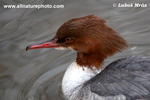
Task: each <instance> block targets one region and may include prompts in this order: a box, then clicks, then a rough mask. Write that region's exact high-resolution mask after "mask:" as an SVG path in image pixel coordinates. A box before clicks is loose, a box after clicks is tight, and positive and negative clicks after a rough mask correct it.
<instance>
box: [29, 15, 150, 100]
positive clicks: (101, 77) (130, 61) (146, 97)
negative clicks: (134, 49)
mask: <svg viewBox="0 0 150 100" xmlns="http://www.w3.org/2000/svg"><path fill="white" fill-rule="evenodd" d="M105 23H106V21H105V20H104V19H101V18H99V17H97V16H95V15H89V16H85V17H80V18H74V19H71V20H69V21H67V22H66V23H64V24H63V25H62V26H61V27H60V28H59V29H58V31H57V33H56V35H55V37H54V38H53V39H52V40H50V41H47V42H45V43H41V44H37V45H30V46H27V48H26V50H28V49H38V48H59V49H64V48H68V49H73V50H75V51H77V58H76V60H75V61H74V62H73V63H72V64H71V65H70V66H69V67H68V69H67V71H66V72H65V75H64V77H63V80H62V91H63V93H64V95H65V97H66V98H67V99H68V100H150V58H146V57H127V58H122V59H119V60H116V61H114V62H112V63H111V64H109V65H108V66H106V67H103V62H104V59H105V58H107V57H108V56H111V55H113V54H115V53H117V52H121V51H122V50H123V49H125V48H126V47H127V43H126V41H125V40H124V39H123V38H122V37H121V36H120V35H119V34H118V33H117V32H116V31H114V30H113V29H112V28H110V27H108V26H107V25H106V24H105Z"/></svg>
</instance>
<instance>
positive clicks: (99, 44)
mask: <svg viewBox="0 0 150 100" xmlns="http://www.w3.org/2000/svg"><path fill="white" fill-rule="evenodd" d="M105 23H106V21H105V20H103V19H101V18H99V17H97V16H95V15H89V16H85V17H80V18H75V19H71V20H69V21H67V22H66V23H64V24H63V25H62V26H61V27H60V28H59V29H58V31H57V34H56V36H55V37H54V39H53V40H55V41H56V40H57V41H56V44H57V45H55V46H56V47H58V46H60V47H66V48H72V49H74V50H76V51H77V59H76V61H77V63H78V64H79V65H81V66H89V67H93V66H95V67H96V68H100V67H101V65H102V64H103V61H104V59H105V58H107V57H108V56H111V55H113V54H115V53H116V52H121V51H122V50H123V49H125V48H126V47H127V43H126V41H125V40H124V39H123V38H122V37H121V36H120V35H119V34H118V33H117V32H116V31H114V30H113V29H112V28H110V27H108V26H107V25H106V24H105ZM53 47H54V46H53ZM27 49H32V46H30V48H27Z"/></svg>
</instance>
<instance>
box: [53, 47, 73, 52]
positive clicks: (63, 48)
mask: <svg viewBox="0 0 150 100" xmlns="http://www.w3.org/2000/svg"><path fill="white" fill-rule="evenodd" d="M55 49H56V50H66V49H69V50H73V49H72V48H71V47H68V48H65V47H57V48H55ZM73 51H74V50H73Z"/></svg>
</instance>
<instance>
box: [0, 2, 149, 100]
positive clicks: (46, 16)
mask: <svg viewBox="0 0 150 100" xmlns="http://www.w3.org/2000/svg"><path fill="white" fill-rule="evenodd" d="M138 1H139V2H140V0H138ZM138 1H137V0H136V1H135V0H133V1H132V2H138ZM148 1H149V0H144V1H143V2H145V3H148ZM114 2H115V3H117V2H123V1H121V0H112V1H108V0H105V1H104V0H101V1H98V0H93V1H92V0H87V1H84V0H80V1H69V0H51V1H49V0H28V1H22V0H11V1H10V0H1V1H0V5H1V10H0V37H1V38H0V55H1V56H0V84H1V85H0V100H65V99H64V97H63V94H62V92H61V80H62V77H63V74H64V71H65V69H66V68H67V66H69V64H70V63H71V62H73V61H74V59H75V56H76V54H75V52H73V51H69V50H67V51H56V50H54V49H40V50H32V51H28V52H26V51H25V47H26V46H27V45H29V44H35V43H40V42H43V41H45V40H48V39H51V38H52V37H53V36H54V34H55V32H56V31H57V29H58V28H59V27H60V25H62V24H63V23H64V22H65V21H67V20H68V19H71V18H75V17H79V16H85V15H89V14H95V15H97V16H100V17H102V18H104V19H106V20H107V24H108V25H109V26H111V27H113V28H114V29H115V30H116V31H118V32H119V33H120V34H121V35H122V36H123V37H124V38H125V39H126V40H127V41H128V43H129V45H130V48H129V49H128V50H127V51H125V52H123V53H119V54H116V55H115V56H113V57H110V58H109V59H107V60H106V61H105V65H107V64H108V63H110V62H112V61H114V60H115V59H118V58H121V57H125V56H131V55H144V56H150V40H149V38H150V28H149V26H150V22H149V18H150V14H149V10H150V9H149V7H147V8H117V7H116V8H114V7H113V6H112V4H113V3H114ZM126 2H131V1H130V0H126ZM19 3H31V4H41V3H43V4H63V5H65V8H64V9H4V8H3V6H2V5H3V4H19Z"/></svg>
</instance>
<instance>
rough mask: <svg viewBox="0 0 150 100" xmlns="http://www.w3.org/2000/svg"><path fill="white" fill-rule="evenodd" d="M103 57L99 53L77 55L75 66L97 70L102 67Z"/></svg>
mask: <svg viewBox="0 0 150 100" xmlns="http://www.w3.org/2000/svg"><path fill="white" fill-rule="evenodd" d="M104 59H105V57H103V56H101V55H100V53H95V52H94V53H77V59H76V61H77V64H78V65H80V66H84V67H90V68H91V69H92V68H93V67H95V68H97V69H99V68H101V67H102V65H103V62H104Z"/></svg>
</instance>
